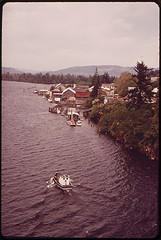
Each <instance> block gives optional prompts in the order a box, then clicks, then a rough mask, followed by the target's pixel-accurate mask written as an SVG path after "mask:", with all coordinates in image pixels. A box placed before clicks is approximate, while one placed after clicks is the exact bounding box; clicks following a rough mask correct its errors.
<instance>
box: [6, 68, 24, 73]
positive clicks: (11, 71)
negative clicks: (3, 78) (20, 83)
mask: <svg viewBox="0 0 161 240" xmlns="http://www.w3.org/2000/svg"><path fill="white" fill-rule="evenodd" d="M7 72H9V73H10V74H14V73H20V74H21V73H23V71H20V70H18V69H16V68H12V67H2V74H3V73H7Z"/></svg>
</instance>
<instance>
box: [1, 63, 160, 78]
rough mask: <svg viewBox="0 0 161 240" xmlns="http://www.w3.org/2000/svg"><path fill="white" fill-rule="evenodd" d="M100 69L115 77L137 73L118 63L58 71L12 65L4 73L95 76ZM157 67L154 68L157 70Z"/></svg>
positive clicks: (4, 69) (3, 69) (100, 72)
mask: <svg viewBox="0 0 161 240" xmlns="http://www.w3.org/2000/svg"><path fill="white" fill-rule="evenodd" d="M96 68H97V71H98V74H100V75H101V74H104V73H105V72H108V74H109V75H110V76H113V77H120V75H121V73H123V72H130V73H132V74H134V73H135V71H134V68H133V67H123V66H116V65H91V66H74V67H69V68H65V69H60V70H56V71H33V70H25V69H17V68H11V67H2V73H7V72H9V73H10V74H13V73H20V74H21V73H32V74H36V73H40V72H41V73H42V74H46V73H49V74H50V75H52V74H55V75H58V74H63V75H66V74H71V75H84V76H89V75H91V76H93V75H94V74H95V71H96ZM156 69H157V68H154V70H156Z"/></svg>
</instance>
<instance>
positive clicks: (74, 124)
mask: <svg viewBox="0 0 161 240" xmlns="http://www.w3.org/2000/svg"><path fill="white" fill-rule="evenodd" d="M67 124H68V125H69V126H71V127H75V126H76V123H75V122H74V121H71V120H70V121H67Z"/></svg>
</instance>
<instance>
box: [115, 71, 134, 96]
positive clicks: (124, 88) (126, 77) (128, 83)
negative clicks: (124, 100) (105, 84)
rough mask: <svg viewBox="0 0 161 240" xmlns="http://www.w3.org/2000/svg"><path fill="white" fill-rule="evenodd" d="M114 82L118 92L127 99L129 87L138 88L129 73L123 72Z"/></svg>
mask: <svg viewBox="0 0 161 240" xmlns="http://www.w3.org/2000/svg"><path fill="white" fill-rule="evenodd" d="M114 82H115V85H116V86H117V87H116V91H117V93H118V94H119V95H120V96H121V97H125V96H126V95H127V94H128V87H134V86H136V83H135V82H134V78H133V76H132V74H131V73H129V72H123V73H122V74H121V76H120V77H119V78H117V79H115V81H114Z"/></svg>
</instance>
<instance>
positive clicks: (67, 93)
mask: <svg viewBox="0 0 161 240" xmlns="http://www.w3.org/2000/svg"><path fill="white" fill-rule="evenodd" d="M75 95H76V92H75V91H74V90H73V89H72V88H70V87H68V88H66V89H65V90H64V91H63V92H62V97H61V101H67V100H72V101H73V100H75Z"/></svg>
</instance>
